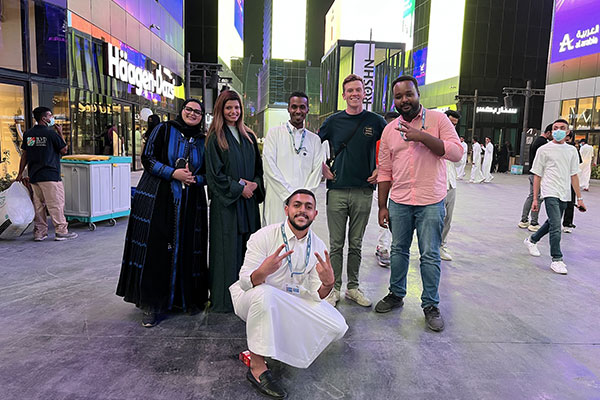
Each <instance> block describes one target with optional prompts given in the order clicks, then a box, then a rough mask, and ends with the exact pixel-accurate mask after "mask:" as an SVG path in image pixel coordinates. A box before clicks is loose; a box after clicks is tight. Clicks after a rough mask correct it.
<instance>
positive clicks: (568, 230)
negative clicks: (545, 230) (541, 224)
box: [563, 226, 573, 233]
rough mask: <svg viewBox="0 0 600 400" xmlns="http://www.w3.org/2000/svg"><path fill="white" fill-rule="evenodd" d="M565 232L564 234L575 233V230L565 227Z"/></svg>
mask: <svg viewBox="0 0 600 400" xmlns="http://www.w3.org/2000/svg"><path fill="white" fill-rule="evenodd" d="M563 232H564V233H573V228H569V227H567V226H565V227H564V228H563Z"/></svg>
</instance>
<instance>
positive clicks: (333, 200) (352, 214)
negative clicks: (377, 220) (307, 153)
mask: <svg viewBox="0 0 600 400" xmlns="http://www.w3.org/2000/svg"><path fill="white" fill-rule="evenodd" d="M372 202H373V190H372V189H370V188H350V189H330V190H329V191H328V192H327V226H328V228H329V246H330V255H331V266H332V267H333V273H334V274H335V289H336V290H340V288H341V286H342V270H343V251H344V244H345V241H346V225H348V263H347V274H348V289H356V288H358V270H359V268H360V262H361V248H362V240H363V236H364V234H365V228H366V227H367V223H368V222H369V214H370V213H371V203H372ZM348 220H350V222H349V224H348Z"/></svg>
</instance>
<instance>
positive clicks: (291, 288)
mask: <svg viewBox="0 0 600 400" xmlns="http://www.w3.org/2000/svg"><path fill="white" fill-rule="evenodd" d="M285 291H286V292H288V293H290V294H300V286H299V285H291V284H289V283H286V284H285Z"/></svg>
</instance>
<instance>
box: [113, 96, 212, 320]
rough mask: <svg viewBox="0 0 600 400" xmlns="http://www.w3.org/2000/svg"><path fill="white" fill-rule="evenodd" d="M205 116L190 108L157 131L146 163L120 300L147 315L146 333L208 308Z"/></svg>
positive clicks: (196, 106)
mask: <svg viewBox="0 0 600 400" xmlns="http://www.w3.org/2000/svg"><path fill="white" fill-rule="evenodd" d="M203 114H204V109H203V106H202V104H201V103H200V102H199V101H198V100H195V99H189V100H187V101H186V102H185V103H184V104H183V107H182V109H181V111H180V112H179V115H178V116H177V118H176V119H175V120H173V121H168V122H164V123H161V124H159V125H158V126H156V128H155V129H154V130H153V131H152V133H151V134H150V136H149V138H148V141H147V143H146V147H145V149H144V153H143V155H142V164H143V166H144V173H143V175H142V177H141V179H140V182H139V184H138V186H137V188H136V192H135V195H134V198H133V201H132V205H131V216H130V218H129V225H128V226H127V235H126V238H125V249H124V252H123V262H122V265H121V276H120V279H119V284H118V286H117V295H119V296H122V297H123V298H124V300H125V301H127V302H130V303H134V304H135V305H136V306H137V307H139V308H140V309H142V311H143V312H144V314H143V317H142V325H144V326H146V327H152V326H154V325H156V324H157V323H158V321H159V316H160V314H162V313H165V312H167V311H171V310H173V309H181V310H183V311H189V312H193V311H195V310H198V309H202V308H203V307H204V306H205V303H206V302H207V300H208V276H207V275H208V270H207V265H206V261H207V242H208V232H207V230H208V221H207V205H206V195H205V191H204V186H205V185H206V178H205V168H204V149H205V146H204V140H205V134H204V129H203V123H202V121H203Z"/></svg>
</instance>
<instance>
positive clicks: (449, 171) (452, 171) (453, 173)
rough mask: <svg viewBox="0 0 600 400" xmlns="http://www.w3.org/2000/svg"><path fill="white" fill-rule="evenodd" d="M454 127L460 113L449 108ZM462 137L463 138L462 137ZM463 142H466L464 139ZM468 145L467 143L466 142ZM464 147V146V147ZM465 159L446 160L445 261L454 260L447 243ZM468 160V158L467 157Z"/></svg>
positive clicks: (443, 240) (443, 247) (443, 235)
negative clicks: (458, 183) (457, 182)
mask: <svg viewBox="0 0 600 400" xmlns="http://www.w3.org/2000/svg"><path fill="white" fill-rule="evenodd" d="M444 113H445V114H446V115H447V116H448V119H449V120H450V122H452V125H454V128H455V129H456V126H457V125H458V122H459V121H460V113H458V112H457V111H454V110H447V111H445V112H444ZM461 139H462V138H461ZM462 140H463V141H462V142H461V144H465V143H464V139H462ZM465 145H466V144H465ZM463 149H464V147H463ZM463 159H465V155H464V153H463V158H461V160H460V161H459V162H456V163H453V162H452V161H449V160H445V161H446V198H445V199H444V209H445V211H446V215H445V216H444V229H442V242H441V246H440V258H441V259H442V260H444V261H452V255H450V252H449V251H448V248H447V247H446V244H447V243H448V233H450V225H452V215H453V214H454V203H455V202H456V179H457V175H458V172H457V171H458V165H459V164H460V163H461V162H462V160H463ZM465 160H466V159H465ZM462 167H463V175H464V168H465V166H464V164H463V166H462Z"/></svg>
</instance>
